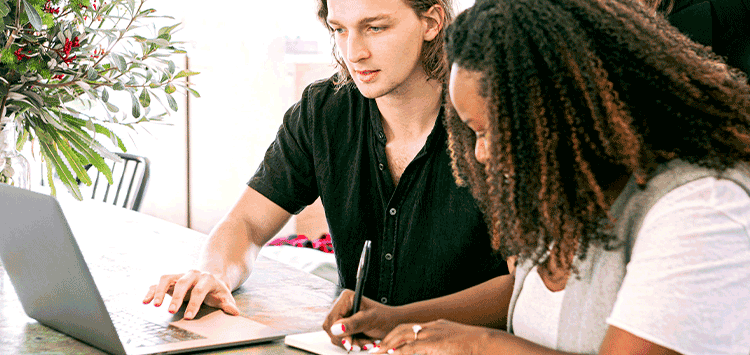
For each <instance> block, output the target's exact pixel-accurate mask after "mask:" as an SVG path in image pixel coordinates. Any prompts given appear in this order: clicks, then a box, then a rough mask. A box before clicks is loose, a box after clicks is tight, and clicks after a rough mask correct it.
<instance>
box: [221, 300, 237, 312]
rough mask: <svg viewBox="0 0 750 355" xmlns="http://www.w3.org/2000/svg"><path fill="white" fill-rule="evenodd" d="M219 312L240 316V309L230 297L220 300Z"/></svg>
mask: <svg viewBox="0 0 750 355" xmlns="http://www.w3.org/2000/svg"><path fill="white" fill-rule="evenodd" d="M221 310H222V311H224V312H225V313H227V314H229V315H233V316H238V315H240V309H239V308H238V307H237V304H236V303H235V302H234V298H233V297H231V296H230V297H229V298H224V299H223V300H222V302H221Z"/></svg>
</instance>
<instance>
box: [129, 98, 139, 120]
mask: <svg viewBox="0 0 750 355" xmlns="http://www.w3.org/2000/svg"><path fill="white" fill-rule="evenodd" d="M130 99H131V101H132V102H133V109H132V112H131V113H132V114H133V117H135V118H138V117H141V105H140V104H139V103H138V99H137V98H136V97H135V95H133V94H131V95H130Z"/></svg>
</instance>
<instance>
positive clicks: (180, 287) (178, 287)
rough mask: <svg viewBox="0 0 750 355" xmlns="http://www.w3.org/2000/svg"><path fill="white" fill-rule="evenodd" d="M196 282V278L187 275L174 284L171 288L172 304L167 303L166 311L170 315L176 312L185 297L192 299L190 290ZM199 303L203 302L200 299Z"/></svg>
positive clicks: (193, 275)
mask: <svg viewBox="0 0 750 355" xmlns="http://www.w3.org/2000/svg"><path fill="white" fill-rule="evenodd" d="M196 282H197V276H196V275H195V274H194V273H187V274H185V275H183V276H182V277H181V278H180V279H179V280H177V281H176V282H174V285H173V286H172V287H173V290H172V302H170V303H169V309H168V311H169V312H170V313H175V312H177V310H178V309H180V306H182V302H183V301H184V300H185V298H186V297H189V298H191V299H192V298H193V297H192V296H193V295H192V289H193V286H194V285H195V283H196ZM201 302H203V299H201Z"/></svg>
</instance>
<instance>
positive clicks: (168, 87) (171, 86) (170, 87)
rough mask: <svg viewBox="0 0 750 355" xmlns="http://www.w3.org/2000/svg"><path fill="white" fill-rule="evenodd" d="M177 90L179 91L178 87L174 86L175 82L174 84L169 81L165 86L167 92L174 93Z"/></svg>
mask: <svg viewBox="0 0 750 355" xmlns="http://www.w3.org/2000/svg"><path fill="white" fill-rule="evenodd" d="M175 91H177V88H176V87H175V86H174V84H172V83H168V84H167V85H166V86H165V87H164V92H166V93H167V94H172V93H174V92H175Z"/></svg>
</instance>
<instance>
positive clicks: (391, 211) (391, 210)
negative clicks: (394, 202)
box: [388, 208, 396, 216]
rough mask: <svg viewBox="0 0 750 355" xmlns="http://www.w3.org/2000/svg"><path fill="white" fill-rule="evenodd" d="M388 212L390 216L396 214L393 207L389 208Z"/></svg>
mask: <svg viewBox="0 0 750 355" xmlns="http://www.w3.org/2000/svg"><path fill="white" fill-rule="evenodd" d="M388 213H390V214H391V216H395V215H396V209H395V208H391V209H390V210H389V211H388Z"/></svg>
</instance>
